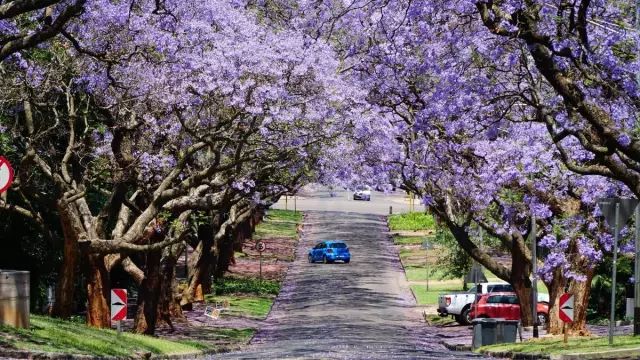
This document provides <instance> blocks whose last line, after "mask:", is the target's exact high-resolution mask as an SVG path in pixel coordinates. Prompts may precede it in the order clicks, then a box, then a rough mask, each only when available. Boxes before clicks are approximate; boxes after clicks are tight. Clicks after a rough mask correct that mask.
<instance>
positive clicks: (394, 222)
mask: <svg viewBox="0 0 640 360" xmlns="http://www.w3.org/2000/svg"><path fill="white" fill-rule="evenodd" d="M388 221H389V229H391V230H395V231H419V230H431V229H434V228H435V221H434V219H433V216H431V215H429V214H426V213H423V212H410V213H405V214H396V215H390V216H389V218H388Z"/></svg>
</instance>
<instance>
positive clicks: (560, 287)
mask: <svg viewBox="0 0 640 360" xmlns="http://www.w3.org/2000/svg"><path fill="white" fill-rule="evenodd" d="M566 284H567V280H566V278H565V277H564V276H563V275H562V271H561V270H560V269H556V270H554V271H553V278H552V280H551V283H549V284H547V289H549V325H548V327H547V332H548V333H549V334H554V335H558V334H561V333H562V321H561V320H560V318H559V317H558V303H559V301H560V296H561V295H562V294H563V293H564V289H565V287H566Z"/></svg>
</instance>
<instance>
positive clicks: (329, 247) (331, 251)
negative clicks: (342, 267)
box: [308, 240, 351, 264]
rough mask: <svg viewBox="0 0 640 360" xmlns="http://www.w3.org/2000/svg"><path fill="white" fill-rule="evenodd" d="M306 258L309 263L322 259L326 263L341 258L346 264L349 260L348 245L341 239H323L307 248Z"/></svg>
mask: <svg viewBox="0 0 640 360" xmlns="http://www.w3.org/2000/svg"><path fill="white" fill-rule="evenodd" d="M308 259H309V262H310V263H314V262H316V261H322V262H323V263H325V264H328V263H332V262H334V261H336V260H341V261H344V263H345V264H348V263H349V261H351V254H350V253H349V247H348V246H347V244H345V243H344V242H343V241H338V240H325V241H323V242H321V243H318V245H316V246H314V247H313V249H309V256H308Z"/></svg>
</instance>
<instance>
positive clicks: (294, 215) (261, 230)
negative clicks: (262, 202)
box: [254, 209, 302, 240]
mask: <svg viewBox="0 0 640 360" xmlns="http://www.w3.org/2000/svg"><path fill="white" fill-rule="evenodd" d="M301 220H302V213H301V212H300V211H297V212H294V211H291V210H277V209H270V210H269V211H268V212H267V216H266V217H265V221H263V222H261V223H260V224H258V226H256V232H255V234H254V239H256V240H259V239H267V238H291V239H295V238H296V237H297V236H298V232H297V226H298V224H299V223H300V221H301Z"/></svg>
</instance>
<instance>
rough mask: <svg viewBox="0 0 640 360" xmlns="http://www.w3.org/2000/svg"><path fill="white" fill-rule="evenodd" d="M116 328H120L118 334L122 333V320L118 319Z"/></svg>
mask: <svg viewBox="0 0 640 360" xmlns="http://www.w3.org/2000/svg"><path fill="white" fill-rule="evenodd" d="M116 328H117V329H118V335H120V334H122V321H116Z"/></svg>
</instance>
